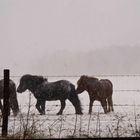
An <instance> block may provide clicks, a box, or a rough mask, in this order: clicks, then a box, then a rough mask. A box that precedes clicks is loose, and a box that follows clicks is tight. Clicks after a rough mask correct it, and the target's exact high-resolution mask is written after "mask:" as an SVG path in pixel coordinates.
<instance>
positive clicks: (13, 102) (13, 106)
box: [0, 79, 19, 116]
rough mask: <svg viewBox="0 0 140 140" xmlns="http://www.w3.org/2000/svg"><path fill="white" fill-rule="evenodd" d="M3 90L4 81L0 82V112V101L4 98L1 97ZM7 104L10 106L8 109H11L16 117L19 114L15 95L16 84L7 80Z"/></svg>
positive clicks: (0, 105)
mask: <svg viewBox="0 0 140 140" xmlns="http://www.w3.org/2000/svg"><path fill="white" fill-rule="evenodd" d="M3 90H4V80H3V79H1V80H0V110H1V112H3V105H2V103H1V100H2V99H3V98H4V96H3ZM9 92H10V95H9V104H10V109H12V111H13V114H14V116H17V114H18V113H19V105H18V100H17V93H16V84H15V83H14V81H13V80H11V79H10V80H9ZM9 115H10V110H9Z"/></svg>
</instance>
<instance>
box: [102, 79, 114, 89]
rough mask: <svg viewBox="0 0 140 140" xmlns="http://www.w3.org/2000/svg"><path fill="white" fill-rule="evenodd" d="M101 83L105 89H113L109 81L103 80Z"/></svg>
mask: <svg viewBox="0 0 140 140" xmlns="http://www.w3.org/2000/svg"><path fill="white" fill-rule="evenodd" d="M100 83H101V84H102V85H103V87H104V88H110V89H112V88H113V84H112V82H111V81H110V80H109V79H101V80H100Z"/></svg>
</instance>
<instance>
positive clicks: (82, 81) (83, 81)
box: [76, 75, 87, 94]
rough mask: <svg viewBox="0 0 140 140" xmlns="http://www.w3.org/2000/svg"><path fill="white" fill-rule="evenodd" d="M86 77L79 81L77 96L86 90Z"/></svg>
mask: <svg viewBox="0 0 140 140" xmlns="http://www.w3.org/2000/svg"><path fill="white" fill-rule="evenodd" d="M86 79H87V76H86V75H82V76H81V77H80V79H79V80H78V81H77V89H76V92H77V94H79V93H82V92H83V91H84V90H86V87H85V84H86Z"/></svg>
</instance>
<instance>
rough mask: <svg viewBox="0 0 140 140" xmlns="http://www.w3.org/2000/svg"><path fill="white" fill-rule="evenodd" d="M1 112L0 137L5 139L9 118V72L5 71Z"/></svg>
mask: <svg viewBox="0 0 140 140" xmlns="http://www.w3.org/2000/svg"><path fill="white" fill-rule="evenodd" d="M3 96H4V99H3V111H2V116H3V122H2V123H3V124H2V136H3V137H6V136H7V133H8V116H9V111H10V107H9V96H10V92H9V70H8V69H5V70H4V89H3Z"/></svg>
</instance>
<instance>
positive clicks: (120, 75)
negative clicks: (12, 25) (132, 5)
mask: <svg viewBox="0 0 140 140" xmlns="http://www.w3.org/2000/svg"><path fill="white" fill-rule="evenodd" d="M33 75H40V74H33ZM89 75H90V76H96V77H140V74H95V75H92V74H89ZM21 76H22V75H11V76H10V77H14V78H17V77H21ZM42 76H44V77H73V78H74V77H80V76H81V75H42ZM0 77H3V76H1V75H0Z"/></svg>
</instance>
